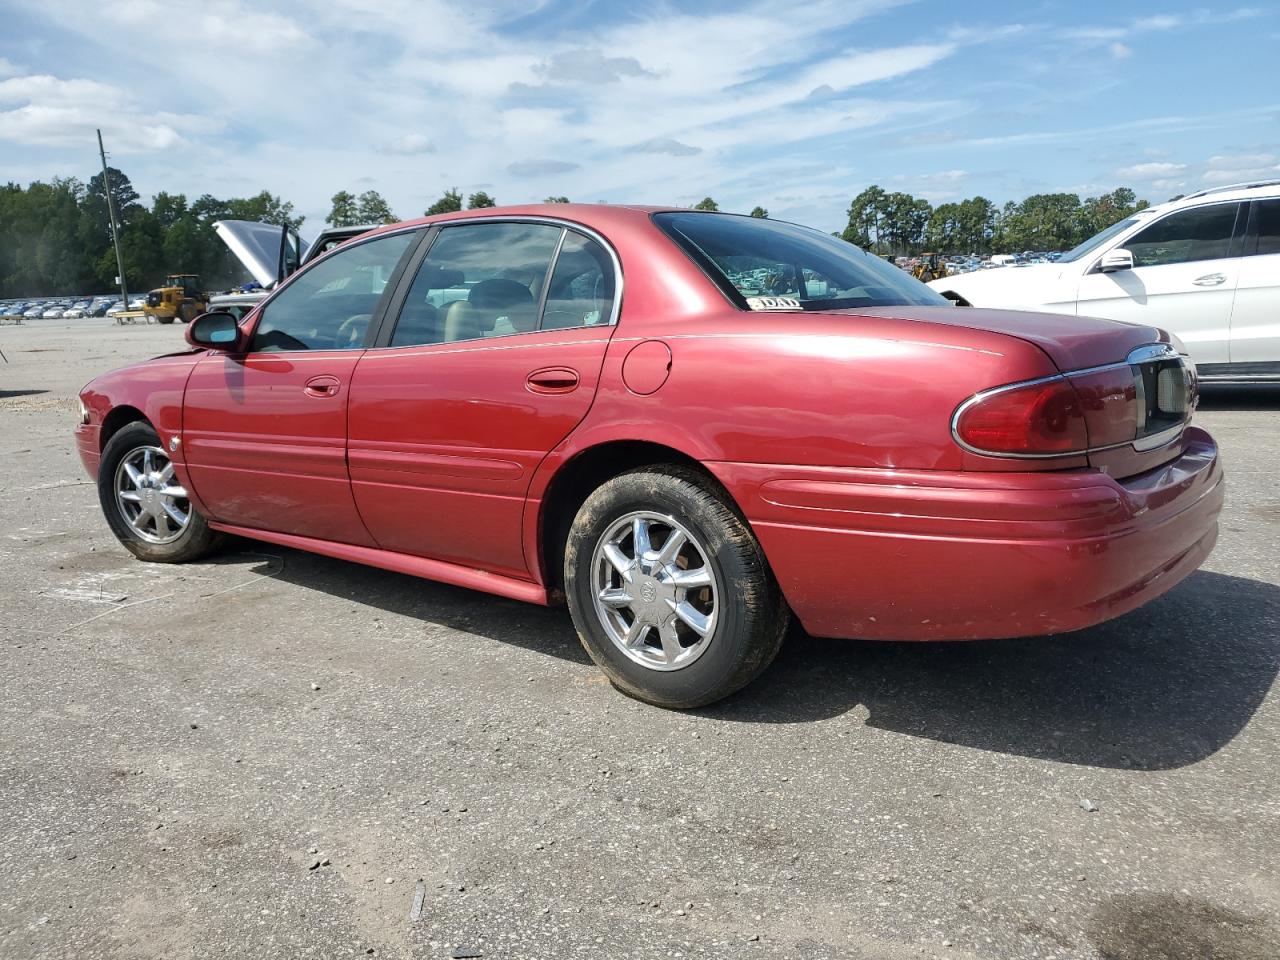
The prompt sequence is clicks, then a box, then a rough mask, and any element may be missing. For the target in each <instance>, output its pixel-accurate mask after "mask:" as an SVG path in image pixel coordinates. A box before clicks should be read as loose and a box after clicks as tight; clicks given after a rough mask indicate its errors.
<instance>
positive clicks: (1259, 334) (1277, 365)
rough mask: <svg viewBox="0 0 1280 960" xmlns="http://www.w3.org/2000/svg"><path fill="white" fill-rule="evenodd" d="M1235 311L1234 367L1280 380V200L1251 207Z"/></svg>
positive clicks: (1232, 333) (1232, 336) (1268, 200)
mask: <svg viewBox="0 0 1280 960" xmlns="http://www.w3.org/2000/svg"><path fill="white" fill-rule="evenodd" d="M1244 254H1245V255H1244V256H1243V257H1242V258H1241V260H1240V279H1239V281H1238V282H1237V283H1236V298H1235V305H1234V306H1233V307H1232V311H1231V363H1232V364H1233V365H1234V364H1249V365H1250V366H1252V365H1254V364H1263V365H1264V366H1258V367H1255V368H1254V369H1253V370H1252V371H1251V372H1252V373H1254V374H1257V375H1271V376H1280V197H1276V198H1271V199H1266V200H1255V201H1254V202H1253V203H1252V204H1250V213H1249V231H1248V235H1247V237H1246V239H1245V246H1244Z"/></svg>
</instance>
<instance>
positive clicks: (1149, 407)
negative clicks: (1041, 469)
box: [951, 344, 1196, 457]
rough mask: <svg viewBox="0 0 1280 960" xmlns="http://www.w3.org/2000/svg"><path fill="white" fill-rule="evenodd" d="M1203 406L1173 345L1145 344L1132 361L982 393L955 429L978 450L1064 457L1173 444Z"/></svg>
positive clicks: (963, 410) (1191, 373) (954, 421)
mask: <svg viewBox="0 0 1280 960" xmlns="http://www.w3.org/2000/svg"><path fill="white" fill-rule="evenodd" d="M1195 403H1196V375H1195V369H1194V367H1191V366H1190V365H1188V364H1187V363H1186V362H1185V361H1184V360H1183V358H1182V357H1181V356H1180V355H1179V354H1178V352H1177V351H1176V350H1175V349H1174V348H1172V347H1170V346H1168V345H1167V344H1152V345H1145V346H1141V347H1137V348H1136V349H1134V350H1132V351H1130V352H1129V355H1128V357H1126V358H1125V362H1124V363H1113V364H1108V365H1106V366H1103V367H1091V368H1089V369H1087V370H1077V371H1074V372H1072V373H1066V374H1059V375H1058V376H1055V377H1045V378H1043V379H1041V380H1032V381H1030V382H1028V383H1021V384H1017V383H1015V384H1010V385H1009V386H1007V387H997V388H995V389H993V390H986V391H983V392H982V393H977V394H974V395H973V396H972V397H970V398H969V399H968V400H966V401H965V402H964V403H962V404H960V406H959V407H957V408H956V412H955V414H954V415H953V416H952V418H951V432H952V434H953V436H954V437H955V439H956V442H957V443H959V444H960V445H961V446H962V447H964V448H965V449H966V450H969V451H970V452H971V453H979V454H984V455H986V456H996V457H1061V456H1071V455H1076V454H1086V453H1091V452H1094V451H1098V450H1107V449H1110V448H1112V447H1120V446H1124V445H1126V444H1132V445H1133V448H1134V449H1135V450H1138V451H1140V452H1143V451H1147V450H1154V449H1156V448H1157V447H1160V446H1163V445H1165V444H1168V443H1171V442H1173V441H1174V440H1176V439H1177V438H1178V437H1179V436H1180V435H1181V433H1182V429H1183V428H1184V427H1185V426H1186V424H1187V421H1188V420H1189V419H1190V418H1191V411H1192V410H1194V409H1195Z"/></svg>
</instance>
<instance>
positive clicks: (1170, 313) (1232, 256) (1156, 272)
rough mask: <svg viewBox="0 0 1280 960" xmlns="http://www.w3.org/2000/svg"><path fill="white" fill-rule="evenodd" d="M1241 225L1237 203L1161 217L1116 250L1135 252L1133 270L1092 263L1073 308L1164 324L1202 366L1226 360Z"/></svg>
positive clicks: (1242, 223) (1138, 321)
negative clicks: (1106, 269) (1106, 268)
mask: <svg viewBox="0 0 1280 960" xmlns="http://www.w3.org/2000/svg"><path fill="white" fill-rule="evenodd" d="M1237 220H1239V221H1240V222H1239V225H1238V226H1237ZM1243 228H1244V218H1243V216H1242V215H1241V204H1240V203H1239V202H1237V201H1230V202H1225V203H1208V204H1204V205H1203V206H1198V207H1189V208H1187V209H1184V210H1178V211H1175V212H1173V213H1170V214H1168V215H1167V216H1164V217H1161V218H1160V219H1159V220H1156V221H1154V222H1153V223H1150V224H1148V225H1147V226H1146V227H1144V228H1143V229H1142V230H1140V231H1138V233H1136V234H1134V235H1133V236H1131V237H1130V238H1129V239H1128V240H1126V241H1124V242H1123V243H1120V244H1118V245H1116V246H1115V247H1113V248H1112V249H1117V248H1122V249H1125V250H1128V251H1129V252H1130V253H1132V254H1133V269H1132V270H1117V271H1114V272H1112V273H1102V272H1101V271H1100V270H1099V269H1098V267H1097V266H1096V265H1095V266H1094V267H1092V268H1090V269H1089V271H1088V272H1086V273H1085V274H1084V276H1082V277H1081V278H1080V287H1079V292H1078V294H1077V301H1076V312H1077V313H1078V314H1080V315H1082V316H1097V317H1109V318H1111V319H1113V320H1127V321H1130V322H1132V323H1144V324H1151V325H1152V326H1156V327H1161V328H1163V329H1165V330H1168V331H1170V332H1172V333H1175V334H1177V335H1178V336H1179V337H1180V338H1181V339H1182V341H1183V342H1184V343H1185V344H1186V345H1187V349H1188V351H1189V352H1190V354H1191V357H1192V359H1193V360H1195V361H1196V362H1197V363H1224V362H1226V360H1227V356H1228V345H1229V342H1230V326H1231V303H1232V300H1233V298H1234V296H1235V289H1236V281H1237V279H1238V277H1239V268H1240V256H1239V251H1238V244H1237V243H1235V242H1233V241H1234V238H1236V236H1237V231H1238V233H1239V236H1240V237H1243Z"/></svg>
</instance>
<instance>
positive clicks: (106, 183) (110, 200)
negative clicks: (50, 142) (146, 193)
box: [98, 130, 129, 310]
mask: <svg viewBox="0 0 1280 960" xmlns="http://www.w3.org/2000/svg"><path fill="white" fill-rule="evenodd" d="M98 156H100V157H102V190H103V192H104V193H106V195H107V214H108V216H110V217H111V242H112V243H113V244H115V248H116V270H117V271H119V276H118V277H117V278H116V279H117V280H119V281H120V308H121V309H122V310H128V309H129V288H128V287H127V286H125V282H124V255H123V254H121V253H120V224H119V223H118V222H117V221H116V201H115V198H114V197H113V196H112V195H111V177H110V176H109V175H108V173H107V151H106V150H104V149H102V131H101V130H99V131H98Z"/></svg>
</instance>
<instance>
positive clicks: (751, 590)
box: [564, 465, 790, 709]
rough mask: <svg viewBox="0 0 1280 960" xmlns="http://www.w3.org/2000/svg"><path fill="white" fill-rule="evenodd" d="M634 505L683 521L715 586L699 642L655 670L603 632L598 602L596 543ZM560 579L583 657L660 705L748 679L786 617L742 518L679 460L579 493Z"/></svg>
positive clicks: (763, 663) (681, 704)
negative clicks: (692, 653)
mask: <svg viewBox="0 0 1280 960" xmlns="http://www.w3.org/2000/svg"><path fill="white" fill-rule="evenodd" d="M636 512H653V513H659V514H663V515H666V516H669V517H670V518H672V519H674V520H676V521H678V523H679V524H680V525H682V526H683V527H685V528H686V530H687V531H688V532H689V533H691V534H692V535H693V537H694V539H695V540H696V541H697V542H698V546H699V547H705V549H703V550H701V552H702V554H703V555H704V560H705V565H706V566H708V567H711V568H713V569H714V572H715V577H716V580H717V582H718V584H720V585H721V586H720V587H719V591H718V594H717V596H716V599H715V622H714V627H713V628H712V629H711V630H710V632H709V634H708V638H709V639H708V640H707V644H706V646H705V649H704V650H703V652H702V653H701V654H700V655H698V656H697V658H696V659H694V660H693V661H692V662H691V663H689V664H688V665H687V666H683V667H678V668H676V669H668V670H659V669H654V668H653V667H650V666H646V665H645V664H643V663H638V662H636V661H635V660H634V659H632V658H631V657H629V656H628V655H627V654H625V653H624V652H623V651H622V649H621V648H620V647H619V645H618V643H617V642H615V641H614V640H613V639H612V638H611V637H610V634H609V630H608V628H607V627H606V625H605V623H604V622H603V618H602V616H601V615H600V614H599V613H597V610H596V604H595V597H594V591H595V589H596V588H595V586H594V584H593V562H594V559H593V558H594V554H595V551H596V548H597V546H598V545H599V544H600V542H601V540H602V538H604V537H605V536H606V535H607V534H608V533H609V531H610V530H612V529H616V525H618V524H619V523H620V522H621V521H622V520H624V519H625V518H627V517H628V516H629V515H631V514H633V513H636ZM564 578H565V594H566V597H567V599H568V603H569V610H570V612H571V614H572V615H573V622H574V626H575V627H576V628H577V631H578V638H579V639H580V640H581V641H582V645H583V647H585V648H586V651H587V653H588V654H589V655H590V656H591V659H592V660H593V661H595V663H596V665H597V666H598V667H600V669H601V670H603V671H604V673H605V675H606V676H608V678H609V679H610V681H612V682H613V684H614V685H615V686H616V687H618V688H619V689H621V690H622V691H623V692H625V693H627V694H630V695H631V696H633V697H636V698H637V699H640V700H643V701H645V702H647V703H651V704H654V705H656V706H660V707H669V708H675V709H692V708H694V707H701V706H705V705H706V704H709V703H714V702H715V701H717V700H720V699H723V698H724V697H727V696H729V695H730V694H732V693H734V692H735V691H737V690H740V689H741V688H742V687H744V686H746V685H747V684H748V683H750V682H751V681H752V680H754V679H755V678H756V677H758V676H759V675H760V674H761V673H763V672H764V670H765V669H766V668H767V667H768V666H769V664H770V663H772V662H773V659H774V657H775V656H777V653H778V649H779V648H780V647H781V645H782V637H783V634H784V633H785V632H786V628H787V622H788V620H789V618H790V612H789V610H788V609H787V605H786V601H785V600H784V599H783V597H782V593H781V591H780V590H779V589H778V584H777V581H775V580H774V578H773V574H772V572H771V571H770V570H769V565H768V563H767V562H766V561H765V558H764V554H763V552H762V551H761V549H760V545H759V543H757V541H756V538H755V536H754V535H753V534H752V532H751V529H750V528H749V527H748V526H747V523H746V520H745V519H744V518H743V517H742V516H741V515H740V514H739V513H738V511H737V510H736V509H735V508H734V507H733V505H732V504H731V503H730V502H728V501H727V498H726V497H725V496H724V495H723V493H721V492H720V491H719V490H718V489H717V488H716V485H715V484H714V482H713V481H711V480H709V479H708V478H707V477H705V476H703V475H702V474H701V473H699V472H698V471H696V470H692V469H689V468H686V467H682V466H675V465H658V466H651V467H642V468H640V469H638V470H633V471H630V472H628V473H623V474H620V475H618V476H617V477H614V478H613V479H612V480H609V481H608V482H607V483H605V484H603V485H602V486H600V487H599V488H597V489H596V490H595V491H594V492H593V493H592V494H591V495H590V496H589V497H587V499H586V501H585V502H584V503H583V504H582V507H581V508H580V509H579V510H578V514H577V516H576V517H575V518H574V521H573V524H572V526H571V527H570V530H569V535H568V539H567V542H566V544H565V561H564ZM650 636H652V635H650Z"/></svg>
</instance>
